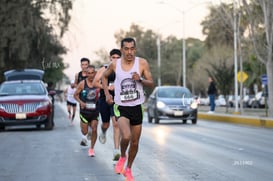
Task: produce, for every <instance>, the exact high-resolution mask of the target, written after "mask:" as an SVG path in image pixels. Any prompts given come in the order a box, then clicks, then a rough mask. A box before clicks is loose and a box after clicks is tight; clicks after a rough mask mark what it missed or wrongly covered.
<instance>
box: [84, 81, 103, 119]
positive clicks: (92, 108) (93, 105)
mask: <svg viewBox="0 0 273 181" xmlns="http://www.w3.org/2000/svg"><path fill="white" fill-rule="evenodd" d="M98 97H99V91H98V88H96V87H89V86H88V84H87V82H86V80H84V88H83V90H82V91H81V93H80V100H81V101H82V102H84V103H85V104H86V107H85V108H83V109H82V108H80V112H81V113H84V114H92V113H94V112H99V105H98Z"/></svg>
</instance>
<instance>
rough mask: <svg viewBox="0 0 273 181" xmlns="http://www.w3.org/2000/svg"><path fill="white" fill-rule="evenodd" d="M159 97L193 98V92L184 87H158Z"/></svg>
mask: <svg viewBox="0 0 273 181" xmlns="http://www.w3.org/2000/svg"><path fill="white" fill-rule="evenodd" d="M158 97H162V98H182V97H183V98H191V97H192V94H191V93H190V91H189V90H188V89H185V88H182V87H165V88H160V89H158Z"/></svg>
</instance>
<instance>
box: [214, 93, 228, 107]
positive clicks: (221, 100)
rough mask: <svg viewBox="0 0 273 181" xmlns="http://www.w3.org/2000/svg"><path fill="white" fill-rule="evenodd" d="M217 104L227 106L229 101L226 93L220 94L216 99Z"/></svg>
mask: <svg viewBox="0 0 273 181" xmlns="http://www.w3.org/2000/svg"><path fill="white" fill-rule="evenodd" d="M215 105H216V106H226V105H227V102H226V99H225V96H224V95H219V96H218V97H217V99H215Z"/></svg>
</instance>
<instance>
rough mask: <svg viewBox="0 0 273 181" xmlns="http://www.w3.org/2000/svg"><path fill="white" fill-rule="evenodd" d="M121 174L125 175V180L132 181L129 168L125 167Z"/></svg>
mask: <svg viewBox="0 0 273 181" xmlns="http://www.w3.org/2000/svg"><path fill="white" fill-rule="evenodd" d="M123 175H124V176H125V177H126V179H125V180H126V181H134V177H133V175H132V170H131V169H130V168H128V167H127V168H126V169H125V171H124V173H123Z"/></svg>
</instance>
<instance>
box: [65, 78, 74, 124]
mask: <svg viewBox="0 0 273 181" xmlns="http://www.w3.org/2000/svg"><path fill="white" fill-rule="evenodd" d="M75 91H76V86H75V83H74V80H72V81H71V82H70V85H69V87H67V88H66V89H65V90H64V97H65V99H66V107H67V112H68V119H69V120H70V125H73V121H74V118H75V114H76V108H77V100H75V98H74V93H75ZM71 109H72V113H71Z"/></svg>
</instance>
